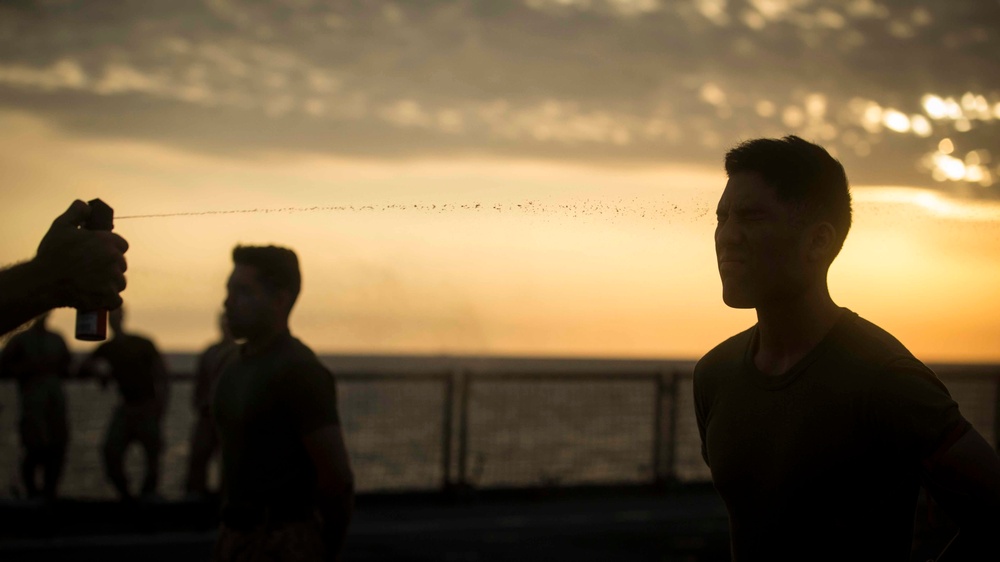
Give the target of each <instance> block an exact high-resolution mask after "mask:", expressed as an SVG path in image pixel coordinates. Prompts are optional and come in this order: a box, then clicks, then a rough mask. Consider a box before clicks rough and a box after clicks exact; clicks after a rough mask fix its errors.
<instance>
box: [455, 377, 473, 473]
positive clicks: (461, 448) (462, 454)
mask: <svg viewBox="0 0 1000 562" xmlns="http://www.w3.org/2000/svg"><path fill="white" fill-rule="evenodd" d="M469 378H470V377H469V374H468V373H466V372H463V373H461V375H459V377H458V380H459V400H460V402H459V411H458V481H457V482H455V484H456V485H457V486H459V487H460V488H463V489H464V488H466V487H467V486H468V482H467V481H466V478H467V472H466V471H467V468H468V461H469Z"/></svg>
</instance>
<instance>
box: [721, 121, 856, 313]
mask: <svg viewBox="0 0 1000 562" xmlns="http://www.w3.org/2000/svg"><path fill="white" fill-rule="evenodd" d="M725 167H726V174H727V175H728V176H729V182H728V183H727V185H726V191H725V192H724V193H723V195H722V198H721V199H720V201H719V209H718V214H719V224H718V227H717V228H716V236H715V239H716V240H715V241H716V253H717V255H718V258H719V268H720V274H721V276H722V281H723V299H724V300H725V301H726V304H728V305H730V306H733V307H736V308H752V307H757V306H759V305H761V304H763V303H764V302H767V301H769V300H773V299H781V298H788V297H789V296H792V295H794V294H795V293H796V292H799V291H803V290H806V289H807V288H808V287H809V286H810V285H811V284H813V283H815V282H817V281H819V280H822V281H823V283H824V284H825V280H826V273H827V270H828V269H829V266H830V263H832V262H833V259H834V258H835V257H836V256H837V254H838V253H839V252H840V250H841V248H842V247H843V245H844V240H845V238H846V237H847V232H848V230H850V227H851V196H850V191H849V188H848V183H847V175H846V174H845V173H844V168H843V166H841V164H840V162H838V161H837V160H836V159H834V158H833V157H832V156H830V154H829V153H828V152H827V151H826V150H825V149H823V148H822V147H820V146H818V145H815V144H812V143H810V142H806V141H804V140H802V139H800V138H799V137H795V136H788V137H785V138H782V139H755V140H751V141H747V142H744V143H742V144H740V145H738V146H737V147H735V148H733V149H732V150H730V151H729V152H728V153H727V154H726V159H725ZM824 287H825V285H824Z"/></svg>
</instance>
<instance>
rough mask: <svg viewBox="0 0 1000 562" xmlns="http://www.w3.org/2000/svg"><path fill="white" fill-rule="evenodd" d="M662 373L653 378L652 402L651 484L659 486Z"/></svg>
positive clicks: (660, 479)
mask: <svg viewBox="0 0 1000 562" xmlns="http://www.w3.org/2000/svg"><path fill="white" fill-rule="evenodd" d="M664 376H665V375H664V373H663V372H662V371H661V372H658V373H656V374H655V375H653V377H654V382H655V383H656V385H655V386H656V389H655V391H654V392H655V395H654V396H655V397H654V402H653V483H654V484H660V483H662V481H663V393H664V392H665V388H666V385H665V384H664V380H663V377H664Z"/></svg>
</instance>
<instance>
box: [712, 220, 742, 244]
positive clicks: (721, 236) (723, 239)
mask: <svg viewBox="0 0 1000 562" xmlns="http://www.w3.org/2000/svg"><path fill="white" fill-rule="evenodd" d="M740 238H741V235H740V230H739V228H737V226H736V225H735V224H734V222H733V220H732V219H725V220H722V221H720V222H719V224H718V225H716V227H715V247H716V248H722V247H725V246H729V245H735V244H738V243H739V242H740Z"/></svg>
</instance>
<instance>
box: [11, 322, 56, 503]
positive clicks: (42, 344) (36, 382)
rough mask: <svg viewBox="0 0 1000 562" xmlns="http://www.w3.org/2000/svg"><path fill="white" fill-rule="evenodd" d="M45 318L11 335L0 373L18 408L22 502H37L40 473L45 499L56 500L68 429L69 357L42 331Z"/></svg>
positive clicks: (49, 335) (44, 329) (49, 334)
mask: <svg viewBox="0 0 1000 562" xmlns="http://www.w3.org/2000/svg"><path fill="white" fill-rule="evenodd" d="M48 317H49V314H48V313H47V312H46V313H45V314H43V315H41V316H39V317H38V319H37V320H35V323H34V324H33V325H32V326H31V328H29V329H27V330H25V331H23V332H21V333H19V334H17V335H16V336H14V337H13V338H11V340H10V341H9V342H8V343H7V346H6V347H4V350H3V355H2V356H0V372H2V373H3V377H4V378H14V379H17V387H18V398H19V402H20V406H21V420H20V434H21V446H22V447H23V449H24V457H23V458H22V460H21V480H22V481H23V483H24V488H25V491H26V492H27V493H28V497H37V496H38V495H39V490H38V482H37V479H38V469H39V468H41V469H42V491H43V494H44V497H45V499H47V500H52V499H55V497H56V491H57V489H58V486H59V478H60V476H62V471H63V466H64V464H65V460H66V445H67V443H68V442H69V425H68V423H67V421H66V395H65V393H63V389H62V379H65V378H66V377H67V376H68V375H69V363H70V355H69V350H68V349H67V348H66V342H65V341H64V340H63V339H62V336H60V335H59V334H57V333H55V332H52V331H49V330H48V329H46V327H45V323H46V321H47V320H48Z"/></svg>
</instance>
